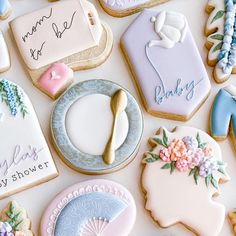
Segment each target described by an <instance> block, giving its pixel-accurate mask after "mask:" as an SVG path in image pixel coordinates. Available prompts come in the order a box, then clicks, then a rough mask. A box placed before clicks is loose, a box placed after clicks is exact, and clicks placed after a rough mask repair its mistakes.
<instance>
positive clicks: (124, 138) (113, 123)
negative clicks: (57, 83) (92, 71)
mask: <svg viewBox="0 0 236 236" xmlns="http://www.w3.org/2000/svg"><path fill="white" fill-rule="evenodd" d="M121 91H122V93H121ZM122 94H123V95H122ZM123 96H125V97H123ZM123 99H124V100H123ZM142 131H143V119H142V114H141V110H140V108H139V106H138V104H137V102H136V100H135V98H134V97H133V96H132V95H131V94H130V93H129V92H128V91H127V90H125V89H124V88H122V87H121V86H119V85H117V84H115V83H113V82H111V81H106V80H88V81H84V82H80V83H78V84H76V85H74V86H73V87H71V88H70V89H69V90H68V91H67V92H66V93H64V94H63V95H62V96H61V97H60V98H59V100H58V102H57V103H56V105H55V108H54V111H53V113H52V119H51V132H52V138H53V142H54V145H55V147H56V149H57V151H58V153H59V155H60V157H61V158H62V160H63V161H64V162H65V163H66V164H68V165H69V166H70V167H72V168H73V169H75V170H77V171H80V172H83V173H86V174H104V173H110V172H113V171H116V170H118V169H120V168H123V167H124V166H126V165H127V164H128V163H129V162H131V160H133V158H134V157H135V156H136V153H137V150H138V147H139V145H140V139H141V136H142ZM110 158H111V159H110Z"/></svg>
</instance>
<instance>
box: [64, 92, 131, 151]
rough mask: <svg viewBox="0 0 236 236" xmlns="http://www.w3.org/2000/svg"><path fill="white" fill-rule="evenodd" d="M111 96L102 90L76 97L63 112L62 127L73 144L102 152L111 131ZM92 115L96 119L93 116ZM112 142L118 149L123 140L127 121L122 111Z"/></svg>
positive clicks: (81, 148)
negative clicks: (64, 120)
mask: <svg viewBox="0 0 236 236" xmlns="http://www.w3.org/2000/svg"><path fill="white" fill-rule="evenodd" d="M110 103H111V98H110V97H109V96H106V95H103V94H91V95H88V96H85V97H83V98H80V99H78V100H77V101H76V102H75V103H74V104H73V105H72V106H71V107H70V109H69V110H68V113H67V115H66V130H67V134H68V137H69V138H70V140H71V142H72V143H73V145H74V146H75V147H77V148H78V149H79V150H81V151H82V152H84V153H88V154H90V155H102V154H103V152H104V150H105V147H106V144H107V141H108V140H109V137H110V135H111V131H110V129H109V128H111V127H112V123H113V115H112V112H111V108H110ZM94 117H96V119H94ZM117 119H118V120H117V130H119V132H116V138H115V140H116V144H115V149H118V148H119V147H120V146H121V145H122V144H123V143H124V141H125V139H126V137H127V134H128V130H129V121H128V117H127V114H126V112H122V113H121V114H120V116H119V117H118V118H117Z"/></svg>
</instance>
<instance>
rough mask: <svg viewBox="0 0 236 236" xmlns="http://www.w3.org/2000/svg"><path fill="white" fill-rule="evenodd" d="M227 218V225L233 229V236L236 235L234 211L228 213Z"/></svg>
mask: <svg viewBox="0 0 236 236" xmlns="http://www.w3.org/2000/svg"><path fill="white" fill-rule="evenodd" d="M228 218H229V223H230V224H231V226H232V228H233V232H234V235H236V212H235V211H231V212H229V214H228Z"/></svg>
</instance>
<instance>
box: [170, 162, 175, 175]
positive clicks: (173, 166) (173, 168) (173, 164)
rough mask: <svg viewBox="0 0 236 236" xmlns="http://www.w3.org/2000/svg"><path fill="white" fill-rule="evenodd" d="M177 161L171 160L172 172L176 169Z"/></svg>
mask: <svg viewBox="0 0 236 236" xmlns="http://www.w3.org/2000/svg"><path fill="white" fill-rule="evenodd" d="M175 165H176V162H175V161H173V162H171V166H170V173H171V174H172V173H173V171H174V170H175V168H176V166H175Z"/></svg>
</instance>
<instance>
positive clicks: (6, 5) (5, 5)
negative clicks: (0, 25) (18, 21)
mask: <svg viewBox="0 0 236 236" xmlns="http://www.w3.org/2000/svg"><path fill="white" fill-rule="evenodd" d="M11 12H12V7H11V4H10V2H9V0H0V19H1V20H5V19H6V18H8V17H9V16H10V14H11Z"/></svg>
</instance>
